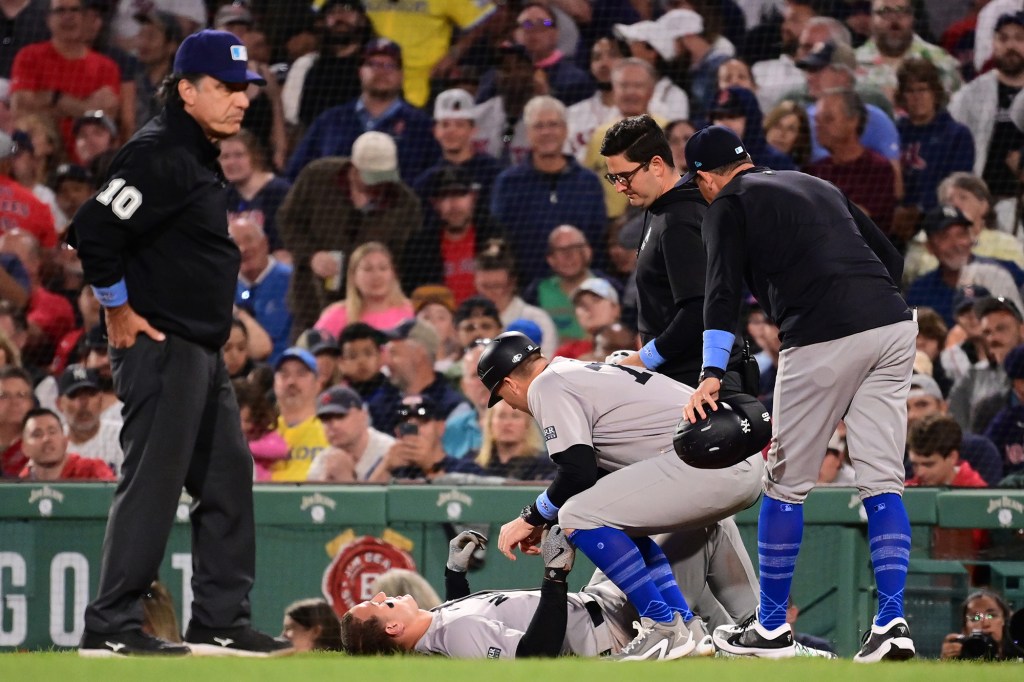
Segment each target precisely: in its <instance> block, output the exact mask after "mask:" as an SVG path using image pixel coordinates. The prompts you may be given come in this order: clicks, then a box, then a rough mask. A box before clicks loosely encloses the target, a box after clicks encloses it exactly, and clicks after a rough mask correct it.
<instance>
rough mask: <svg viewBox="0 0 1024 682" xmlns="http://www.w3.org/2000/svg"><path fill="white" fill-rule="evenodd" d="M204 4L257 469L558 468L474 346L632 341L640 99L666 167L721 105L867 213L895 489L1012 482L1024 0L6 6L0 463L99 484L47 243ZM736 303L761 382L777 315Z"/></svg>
mask: <svg viewBox="0 0 1024 682" xmlns="http://www.w3.org/2000/svg"><path fill="white" fill-rule="evenodd" d="M204 27H212V28H217V29H220V30H225V31H230V32H232V33H234V34H235V35H236V36H237V37H238V40H239V43H240V45H244V46H245V48H246V50H245V52H246V54H245V58H246V59H248V60H249V64H250V68H251V69H253V70H255V71H257V72H259V73H260V74H261V75H263V76H264V77H265V78H266V79H267V82H268V85H267V86H266V87H265V88H258V87H256V86H251V89H250V91H249V92H248V95H249V99H250V103H249V108H248V111H247V113H246V117H245V121H244V124H243V125H244V127H243V130H242V131H241V132H240V133H239V134H238V135H236V136H234V137H233V138H230V139H228V140H225V141H224V142H223V143H222V144H221V156H220V162H221V167H222V170H223V176H224V183H225V186H226V188H227V208H228V211H229V231H230V235H231V237H232V239H233V240H234V241H235V243H236V244H237V245H238V247H239V249H240V251H241V254H242V264H241V269H240V272H239V275H238V287H237V294H236V316H237V320H236V322H235V324H234V325H233V328H232V331H231V336H230V338H229V339H228V341H227V343H226V344H225V346H224V357H225V362H226V365H227V367H228V371H229V373H230V375H231V376H232V378H233V379H234V382H235V388H236V393H237V395H238V399H239V405H240V408H241V419H242V423H243V427H244V431H245V435H246V438H247V439H248V441H249V444H250V447H251V449H252V453H253V457H254V462H255V467H254V471H255V473H254V477H255V479H256V480H258V481H268V482H275V481H289V482H302V481H320V482H360V481H362V482H390V481H396V480H412V481H432V480H437V479H442V480H446V481H453V482H461V481H478V482H481V481H482V482H497V481H503V480H526V481H537V480H545V479H547V478H550V477H551V476H552V475H553V466H552V464H551V462H550V461H549V460H548V458H547V457H546V454H545V449H544V442H543V438H542V436H541V434H540V432H539V430H538V428H537V426H536V424H534V423H533V421H532V420H531V419H529V418H527V417H526V416H525V415H523V414H520V413H517V412H515V411H512V410H510V409H508V408H507V406H504V407H503V406H502V405H503V404H500V405H499V406H497V407H496V408H493V409H488V408H487V405H486V404H487V391H486V390H485V389H483V386H482V385H481V384H480V382H479V380H478V379H477V378H476V373H475V365H476V360H477V358H478V357H479V354H480V342H481V341H482V340H486V339H489V338H491V337H493V336H495V335H497V334H499V333H501V332H502V331H503V330H510V329H514V330H518V331H522V332H523V333H525V334H527V335H528V336H530V337H531V338H532V339H533V340H534V341H535V342H537V343H538V344H539V345H540V346H541V347H542V348H543V349H544V352H545V354H547V355H561V356H566V357H572V358H578V359H583V360H592V361H593V360H596V361H603V360H604V358H605V357H606V356H607V355H608V354H610V353H612V352H613V351H615V350H619V349H636V348H637V329H636V325H637V312H636V305H637V303H636V298H637V297H636V281H635V276H634V270H635V267H636V260H637V258H636V256H637V252H638V249H640V248H642V242H643V240H644V222H643V215H642V213H641V212H639V211H637V210H636V209H634V208H632V207H630V206H629V205H628V203H627V202H626V200H625V198H624V196H623V195H621V194H617V193H616V191H615V188H614V186H612V185H611V184H609V183H608V182H606V180H605V178H604V177H603V176H604V174H605V171H606V169H605V168H604V160H603V158H602V157H601V155H600V153H599V149H600V146H601V141H602V140H603V137H604V133H605V131H607V130H608V128H609V126H610V125H612V124H613V123H615V122H617V121H619V120H621V119H622V118H624V117H628V116H637V115H641V114H649V115H650V116H651V117H653V118H654V120H655V121H657V123H658V124H660V125H661V126H663V128H664V130H665V132H666V135H667V137H668V140H669V143H670V147H671V149H672V152H673V159H672V162H673V163H674V165H675V167H676V168H677V169H678V170H679V172H680V173H682V172H684V171H686V170H687V169H686V162H685V158H684V154H683V149H684V146H685V144H686V141H687V140H688V139H689V137H690V136H691V135H693V134H694V132H695V131H696V130H698V129H700V128H701V127H703V126H705V125H709V124H716V125H722V126H726V127H729V128H731V129H732V130H734V131H735V132H736V133H737V135H739V136H740V137H741V139H742V140H743V142H744V145H745V146H746V147H747V149H748V150H749V152H750V153H751V155H752V156H753V159H754V161H755V163H757V164H758V165H762V166H768V167H770V168H772V169H774V170H778V171H784V170H794V169H798V170H802V171H804V172H807V173H810V174H812V175H816V176H818V177H821V178H824V179H827V180H829V181H831V182H833V183H834V184H836V185H837V186H838V187H840V188H841V189H842V190H843V191H844V192H845V193H846V194H847V195H848V196H849V197H850V199H851V200H852V201H854V202H855V203H857V204H858V206H860V207H861V208H862V209H863V210H864V211H865V212H866V213H867V214H868V215H870V216H871V217H872V218H873V219H874V220H875V222H876V223H877V224H878V225H879V226H880V227H881V228H882V230H883V231H884V232H885V233H886V234H887V235H888V236H889V238H890V239H891V240H892V242H893V243H894V244H895V245H896V246H897V247H898V248H900V249H901V250H902V251H903V252H904V253H905V255H906V268H905V272H904V281H903V282H901V283H900V284H901V286H903V287H904V291H905V293H906V296H907V300H908V302H909V303H910V304H911V305H912V306H915V307H917V309H918V321H919V325H920V336H919V337H918V364H917V366H916V369H917V371H918V374H916V375H915V379H914V384H913V387H912V391H911V394H910V397H909V399H908V408H909V413H910V419H909V423H908V435H909V440H908V443H909V445H908V453H907V460H906V461H907V474H908V480H907V483H908V485H924V486H930V485H937V486H965V487H977V486H996V485H1014V486H1016V487H1021V486H1024V428H1022V427H1021V424H1022V423H1024V318H1022V314H1021V311H1022V310H1024V301H1022V289H1021V288H1022V286H1024V229H1022V228H1024V199H1022V196H1024V185H1022V182H1021V179H1022V154H1021V151H1022V149H1024V94H1022V90H1024V2H1020V1H1019V0H995V1H993V2H987V1H986V0H959V1H957V2H947V1H944V0H717V1H715V2H712V1H710V0H659V1H658V2H653V3H649V2H640V1H638V0H593V1H591V2H583V1H580V0H544V1H542V2H533V1H529V0H517V1H515V2H505V3H492V2H491V1H490V0H451V1H450V2H446V3H443V4H442V3H406V2H392V3H384V2H376V1H371V2H367V3H365V4H364V3H363V2H362V1H361V0H316V1H315V2H313V3H312V4H310V3H284V2H270V1H269V0H251V1H249V2H244V1H240V0H236V2H234V3H231V4H222V3H217V2H210V1H207V2H205V3H204V2H202V1H201V0H191V1H189V2H174V1H172V0H154V1H152V2H138V1H136V0H28V1H27V2H26V1H21V2H6V1H0V33H2V34H3V36H4V39H3V41H0V195H2V201H0V266H2V267H0V449H2V454H0V457H2V468H0V471H2V475H3V476H4V477H10V478H15V479H16V478H19V477H21V478H27V479H31V480H57V479H61V478H95V479H103V480H111V479H116V477H117V474H118V472H119V469H120V466H121V463H122V458H123V454H122V451H121V446H120V444H119V442H118V431H119V426H120V420H121V414H120V407H121V405H120V402H119V401H118V399H117V397H116V391H115V389H114V386H113V380H112V377H111V370H110V359H109V357H108V348H107V344H106V341H105V337H104V326H103V322H102V319H101V316H100V306H99V304H98V303H97V301H96V299H95V297H94V296H93V294H92V292H91V290H90V288H89V287H88V286H83V278H82V270H81V265H80V264H79V262H78V260H77V258H76V255H75V252H74V251H73V250H72V249H70V248H68V247H67V246H66V244H65V239H66V237H67V235H68V233H69V230H73V229H74V224H73V218H74V215H75V212H76V211H77V209H78V208H79V206H81V205H82V204H83V203H84V202H85V201H87V200H88V199H89V197H90V196H91V195H92V194H93V193H95V192H97V191H102V190H103V189H104V187H105V186H106V182H107V177H106V169H107V167H108V166H109V164H110V162H111V160H112V159H113V158H114V156H115V155H116V154H117V153H118V149H119V147H120V145H121V144H123V143H124V142H125V141H126V140H127V139H128V138H129V137H130V136H131V135H132V134H134V133H135V132H136V131H137V130H138V129H140V128H141V127H143V126H145V125H146V123H147V122H148V121H149V120H150V119H151V118H153V117H154V116H156V115H158V114H159V112H160V110H161V107H162V103H161V102H162V101H161V99H160V93H159V90H160V85H161V82H162V81H163V80H164V78H165V77H166V76H168V75H169V74H170V72H171V65H172V61H173V55H174V53H175V49H176V47H177V45H178V44H179V43H180V41H181V40H182V39H183V37H184V36H187V35H189V34H190V33H192V32H194V31H196V30H199V29H201V28H204ZM745 315H746V319H747V327H746V330H747V334H748V337H749V339H750V341H751V342H752V345H753V346H754V347H755V349H756V350H757V351H758V354H757V361H758V364H759V367H760V369H761V385H760V389H759V391H760V396H759V397H760V399H761V400H762V401H763V402H764V403H765V404H766V405H768V406H769V408H770V407H771V396H772V391H773V387H774V380H775V379H774V378H775V374H776V370H777V364H778V362H779V352H780V347H781V341H780V339H779V333H778V329H777V328H776V327H775V326H774V325H773V323H772V321H771V320H770V319H768V318H766V317H765V315H764V313H763V312H762V311H761V309H760V308H759V307H758V305H757V302H756V301H755V300H753V299H750V300H749V305H748V307H747V310H745ZM849 456H850V455H849V453H848V451H847V445H846V442H845V437H844V432H843V428H842V425H840V429H839V430H838V431H837V432H836V435H835V437H834V438H833V442H832V444H830V448H829V453H828V455H827V456H826V459H825V464H824V465H823V467H822V472H821V478H822V481H823V482H833V483H837V484H842V483H847V484H848V483H849V482H850V479H849V476H850V475H851V472H852V470H851V468H850V467H849Z"/></svg>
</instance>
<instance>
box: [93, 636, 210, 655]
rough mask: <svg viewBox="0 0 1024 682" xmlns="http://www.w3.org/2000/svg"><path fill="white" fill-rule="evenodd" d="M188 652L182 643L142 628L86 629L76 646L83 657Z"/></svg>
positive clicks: (178, 653) (182, 653)
mask: <svg viewBox="0 0 1024 682" xmlns="http://www.w3.org/2000/svg"><path fill="white" fill-rule="evenodd" d="M190 653H191V652H190V651H189V649H188V647H187V646H185V645H184V644H175V643H173V642H167V641H165V640H162V639H158V638H156V637H153V636H152V635H147V634H146V633H144V632H143V631H142V630H126V631H124V632H118V633H116V634H113V635H104V634H102V633H99V632H89V631H88V630H86V632H85V634H83V635H82V643H81V644H80V645H79V647H78V655H79V656H83V657H85V658H113V657H115V656H188V655H189V654H190Z"/></svg>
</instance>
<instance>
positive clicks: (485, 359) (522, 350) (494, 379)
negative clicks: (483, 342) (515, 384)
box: [476, 332, 540, 407]
mask: <svg viewBox="0 0 1024 682" xmlns="http://www.w3.org/2000/svg"><path fill="white" fill-rule="evenodd" d="M539 352H540V346H538V345H537V344H535V343H534V342H533V341H531V340H530V337H528V336H527V335H526V334H520V333H519V332H505V333H504V334H498V335H497V336H495V337H494V338H493V339H491V342H490V343H489V344H487V347H486V348H484V352H483V353H481V354H480V360H479V362H477V363H476V375H477V376H478V377H480V381H482V382H484V386H486V387H487V390H488V391H490V392H491V399H490V400H489V401H488V402H487V407H494V405H496V404H497V403H499V402H501V397H500V396H499V395H498V387H500V386H501V382H502V381H503V380H504V379H505V377H507V376H508V375H509V374H511V373H512V370H514V369H515V368H516V367H518V366H519V365H520V364H522V362H523V360H525V359H526V358H528V357H529V356H531V355H533V354H534V353H539Z"/></svg>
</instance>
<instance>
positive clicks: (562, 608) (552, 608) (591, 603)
mask: <svg viewBox="0 0 1024 682" xmlns="http://www.w3.org/2000/svg"><path fill="white" fill-rule="evenodd" d="M485 542H486V538H484V537H483V536H482V535H480V534H479V533H476V532H474V531H463V532H462V533H460V534H459V535H457V536H456V537H455V538H454V539H453V540H452V541H451V542H450V543H449V551H448V565H447V568H446V570H445V590H446V595H445V596H446V598H447V599H448V601H447V602H445V603H444V604H441V605H440V606H438V607H436V608H434V609H431V610H429V611H427V610H424V609H421V608H419V606H418V605H417V604H416V600H415V599H413V598H412V597H409V596H402V597H397V598H395V597H388V596H386V595H385V594H384V593H379V594H377V595H376V596H375V597H374V598H373V599H371V600H369V601H365V602H363V603H361V604H357V605H356V606H353V607H352V608H351V609H349V611H348V613H346V614H345V615H344V616H343V617H342V619H341V633H342V640H343V642H344V648H345V651H347V652H348V653H350V654H362V655H379V654H397V653H411V652H417V653H423V654H438V655H442V656H449V657H451V658H527V657H540V656H544V657H551V656H568V655H575V656H601V655H604V654H610V655H615V654H616V653H619V652H620V651H621V650H622V649H623V648H624V647H625V646H627V645H628V644H629V642H630V639H631V637H632V630H631V629H630V622H632V624H633V627H634V628H635V627H638V625H639V624H638V623H637V622H636V621H635V619H636V618H638V617H639V616H638V614H637V612H636V609H634V608H633V607H632V605H630V603H629V601H628V600H627V599H626V596H625V595H624V594H623V593H622V592H621V591H620V590H619V589H618V588H616V587H615V586H614V585H612V584H611V582H610V581H608V580H604V581H603V582H592V583H591V584H590V585H588V586H587V587H585V588H584V589H583V590H582V591H581V592H571V593H570V592H568V588H567V585H566V576H567V575H568V573H569V571H570V570H571V569H572V565H573V560H574V559H575V550H574V549H573V547H572V545H571V544H570V543H569V542H568V541H567V540H566V539H565V535H564V534H563V533H562V531H561V529H560V528H559V527H558V526H552V527H551V528H550V529H549V530H548V531H547V533H546V534H545V537H544V540H543V541H542V542H541V546H540V551H541V554H542V556H543V558H544V582H543V583H542V585H541V589H539V590H487V591H483V592H477V593H475V594H470V591H469V581H468V580H467V579H466V567H467V565H468V564H469V558H470V555H472V554H473V552H474V551H476V550H477V548H478V547H482V546H483V544H484V543H485ZM691 627H693V628H695V630H694V636H695V637H697V638H699V640H700V642H699V644H698V646H697V647H696V648H695V649H694V651H693V652H692V653H691V654H690V655H691V656H708V655H711V654H713V653H714V652H715V650H714V646H713V645H711V640H710V637H708V635H707V634H706V632H704V631H700V630H699V627H700V619H697V618H695V619H693V620H691ZM800 649H801V650H800V655H803V656H820V657H825V658H830V657H832V656H831V655H830V654H828V653H827V652H823V651H818V650H816V649H810V648H804V647H800Z"/></svg>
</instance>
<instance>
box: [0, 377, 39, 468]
mask: <svg viewBox="0 0 1024 682" xmlns="http://www.w3.org/2000/svg"><path fill="white" fill-rule="evenodd" d="M35 405H36V402H35V396H34V395H33V394H32V379H31V377H29V375H28V372H26V371H25V370H23V369H22V368H20V367H14V366H7V367H4V368H3V369H0V478H16V477H17V476H18V474H19V473H20V472H21V470H22V469H23V468H24V467H25V465H26V464H27V463H28V457H26V456H25V453H24V452H22V447H21V430H22V425H23V423H24V421H25V415H26V414H28V412H29V410H31V409H32V408H34V407H35Z"/></svg>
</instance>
